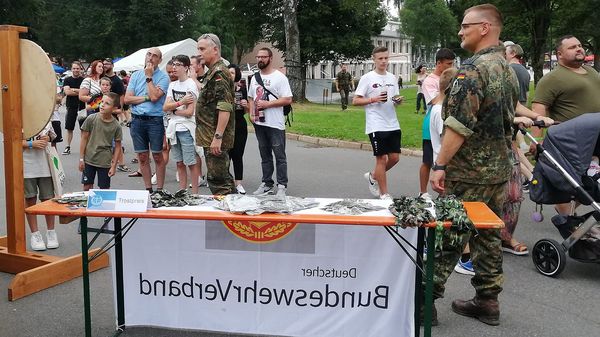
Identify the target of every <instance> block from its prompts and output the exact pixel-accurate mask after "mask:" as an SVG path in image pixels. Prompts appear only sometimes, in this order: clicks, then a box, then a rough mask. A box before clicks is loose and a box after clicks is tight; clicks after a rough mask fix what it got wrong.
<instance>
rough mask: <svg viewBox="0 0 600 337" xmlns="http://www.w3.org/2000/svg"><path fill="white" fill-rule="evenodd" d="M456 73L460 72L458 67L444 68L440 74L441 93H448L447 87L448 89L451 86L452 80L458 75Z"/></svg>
mask: <svg viewBox="0 0 600 337" xmlns="http://www.w3.org/2000/svg"><path fill="white" fill-rule="evenodd" d="M456 73H458V69H456V68H448V69H446V70H444V71H443V72H442V74H441V75H440V93H441V94H442V95H445V94H446V89H448V86H450V83H451V82H452V79H453V78H454V77H455V76H456Z"/></svg>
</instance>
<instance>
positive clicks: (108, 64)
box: [102, 58, 125, 104]
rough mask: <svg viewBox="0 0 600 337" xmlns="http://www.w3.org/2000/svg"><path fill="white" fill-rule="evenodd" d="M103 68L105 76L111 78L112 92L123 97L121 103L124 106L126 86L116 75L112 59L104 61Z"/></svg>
mask: <svg viewBox="0 0 600 337" xmlns="http://www.w3.org/2000/svg"><path fill="white" fill-rule="evenodd" d="M102 66H103V67H104V76H106V77H108V78H110V83H111V84H110V91H112V92H114V93H115V94H117V95H119V97H121V102H120V103H121V104H122V103H123V95H125V85H123V80H122V79H121V78H120V77H119V76H118V75H117V74H116V73H115V71H114V69H113V68H114V64H113V61H112V59H110V58H106V59H104V61H102Z"/></svg>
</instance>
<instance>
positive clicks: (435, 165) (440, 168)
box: [431, 162, 446, 171]
mask: <svg viewBox="0 0 600 337" xmlns="http://www.w3.org/2000/svg"><path fill="white" fill-rule="evenodd" d="M431 169H432V170H434V171H446V165H438V163H435V162H434V163H433V167H431Z"/></svg>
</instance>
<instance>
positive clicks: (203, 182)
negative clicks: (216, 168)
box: [198, 176, 208, 187]
mask: <svg viewBox="0 0 600 337" xmlns="http://www.w3.org/2000/svg"><path fill="white" fill-rule="evenodd" d="M202 186H208V182H207V181H206V178H204V177H203V176H199V177H198V187H202Z"/></svg>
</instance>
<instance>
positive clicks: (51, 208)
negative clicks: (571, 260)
mask: <svg viewBox="0 0 600 337" xmlns="http://www.w3.org/2000/svg"><path fill="white" fill-rule="evenodd" d="M319 200H327V199H319ZM335 200H338V199H331V201H332V202H333V201H335ZM463 204H464V206H465V210H466V211H467V214H468V216H469V218H470V219H471V221H473V224H475V227H476V228H481V229H486V228H487V229H490V228H503V227H504V222H502V220H501V219H500V218H498V216H497V215H496V214H494V212H492V211H491V210H490V209H489V208H488V207H487V205H485V204H484V203H482V202H464V203H463ZM25 212H26V213H29V214H37V215H57V216H60V217H71V218H79V217H84V216H86V217H121V218H143V219H173V220H230V221H231V220H235V221H269V222H292V223H312V224H335V225H370V226H390V225H394V224H395V220H396V218H395V217H394V216H393V215H392V214H391V213H389V211H387V210H385V211H379V212H370V213H377V214H376V215H369V213H366V214H364V215H338V214H331V213H323V212H320V213H310V212H308V213H307V212H306V211H302V212H298V213H292V214H274V213H263V214H260V215H245V214H235V213H231V212H227V211H221V210H216V209H214V208H213V209H211V210H205V209H203V210H197V209H191V208H155V209H150V210H148V211H147V212H128V213H124V212H116V211H88V210H86V209H85V208H77V209H71V208H69V206H68V205H65V204H59V203H57V202H55V201H52V200H48V201H45V202H42V203H39V204H36V205H34V206H31V207H28V208H27V209H26V210H25ZM449 225H450V224H449V223H445V226H449ZM427 226H428V227H434V226H435V223H431V224H429V225H427Z"/></svg>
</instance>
